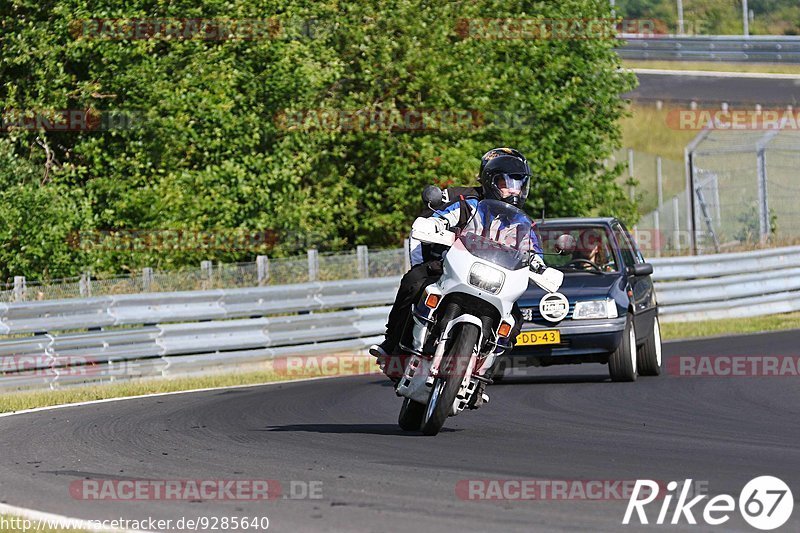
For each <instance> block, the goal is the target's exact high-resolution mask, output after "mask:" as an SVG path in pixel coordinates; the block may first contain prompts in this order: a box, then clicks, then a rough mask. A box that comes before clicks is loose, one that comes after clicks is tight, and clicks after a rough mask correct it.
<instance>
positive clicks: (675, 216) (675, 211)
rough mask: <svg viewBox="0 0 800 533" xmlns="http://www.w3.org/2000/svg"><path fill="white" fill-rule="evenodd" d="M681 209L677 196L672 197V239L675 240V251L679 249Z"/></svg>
mask: <svg viewBox="0 0 800 533" xmlns="http://www.w3.org/2000/svg"><path fill="white" fill-rule="evenodd" d="M680 217H681V209H680V206H679V205H678V197H677V196H673V197H672V230H673V234H672V235H673V236H672V239H673V241H674V242H675V251H678V252H680V251H681V218H680Z"/></svg>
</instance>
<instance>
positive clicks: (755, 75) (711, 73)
mask: <svg viewBox="0 0 800 533" xmlns="http://www.w3.org/2000/svg"><path fill="white" fill-rule="evenodd" d="M627 70H629V71H631V72H633V73H635V74H655V75H657V76H702V77H706V78H752V79H770V80H800V74H777V73H775V74H773V73H769V72H720V71H716V70H665V69H655V68H631V69H627Z"/></svg>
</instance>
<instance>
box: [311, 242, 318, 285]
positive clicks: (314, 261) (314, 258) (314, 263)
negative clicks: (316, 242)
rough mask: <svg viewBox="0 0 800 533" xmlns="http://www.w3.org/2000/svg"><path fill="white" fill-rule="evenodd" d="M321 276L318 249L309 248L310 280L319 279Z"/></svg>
mask: <svg viewBox="0 0 800 533" xmlns="http://www.w3.org/2000/svg"><path fill="white" fill-rule="evenodd" d="M318 276H319V255H318V254H317V250H316V249H314V248H311V249H310V250H308V281H317V277H318Z"/></svg>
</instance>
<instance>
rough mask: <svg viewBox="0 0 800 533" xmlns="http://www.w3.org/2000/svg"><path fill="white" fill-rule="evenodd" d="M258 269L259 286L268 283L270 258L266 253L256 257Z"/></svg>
mask: <svg viewBox="0 0 800 533" xmlns="http://www.w3.org/2000/svg"><path fill="white" fill-rule="evenodd" d="M256 271H257V272H258V286H259V287H260V286H262V285H266V284H267V282H268V281H269V258H268V257H267V256H266V255H259V256H257V257H256Z"/></svg>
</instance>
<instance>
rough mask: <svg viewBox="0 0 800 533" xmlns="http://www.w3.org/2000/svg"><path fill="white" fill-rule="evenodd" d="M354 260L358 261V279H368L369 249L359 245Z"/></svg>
mask: <svg viewBox="0 0 800 533" xmlns="http://www.w3.org/2000/svg"><path fill="white" fill-rule="evenodd" d="M356 258H357V260H358V277H359V278H368V277H369V248H368V247H367V246H366V245H363V244H360V245H358V246H357V247H356Z"/></svg>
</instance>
